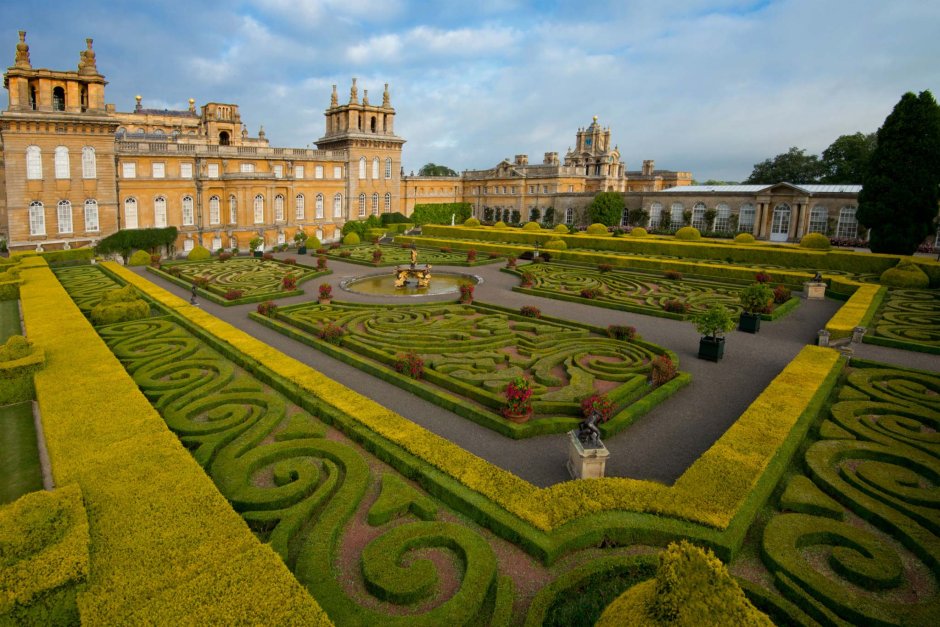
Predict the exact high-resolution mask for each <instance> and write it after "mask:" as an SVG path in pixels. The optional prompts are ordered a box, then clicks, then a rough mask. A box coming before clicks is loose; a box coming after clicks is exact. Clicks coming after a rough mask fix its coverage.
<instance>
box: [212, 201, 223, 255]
mask: <svg viewBox="0 0 940 627" xmlns="http://www.w3.org/2000/svg"><path fill="white" fill-rule="evenodd" d="M220 213H221V212H220V211H219V197H218V196H213V197H212V198H210V199H209V224H218V223H219V222H220V216H219V214H220ZM216 248H219V247H218V246H216Z"/></svg>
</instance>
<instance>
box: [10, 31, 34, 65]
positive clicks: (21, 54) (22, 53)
mask: <svg viewBox="0 0 940 627" xmlns="http://www.w3.org/2000/svg"><path fill="white" fill-rule="evenodd" d="M14 65H15V66H16V67H21V68H32V67H33V66H32V65H30V63H29V46H28V45H26V31H25V30H21V31H20V41H19V43H18V44H16V61H15V62H14Z"/></svg>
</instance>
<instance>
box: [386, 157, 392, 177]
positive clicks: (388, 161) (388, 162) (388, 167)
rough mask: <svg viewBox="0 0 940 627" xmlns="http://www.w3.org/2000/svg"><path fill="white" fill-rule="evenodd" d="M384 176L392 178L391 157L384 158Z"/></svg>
mask: <svg viewBox="0 0 940 627" xmlns="http://www.w3.org/2000/svg"><path fill="white" fill-rule="evenodd" d="M385 178H387V179H390V178H392V158H391V157H387V158H386V159H385Z"/></svg>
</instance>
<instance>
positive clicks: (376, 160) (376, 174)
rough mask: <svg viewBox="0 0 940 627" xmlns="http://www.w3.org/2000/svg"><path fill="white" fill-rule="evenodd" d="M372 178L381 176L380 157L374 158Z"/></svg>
mask: <svg viewBox="0 0 940 627" xmlns="http://www.w3.org/2000/svg"><path fill="white" fill-rule="evenodd" d="M372 178H374V179H377V178H379V158H378V157H375V158H374V159H372Z"/></svg>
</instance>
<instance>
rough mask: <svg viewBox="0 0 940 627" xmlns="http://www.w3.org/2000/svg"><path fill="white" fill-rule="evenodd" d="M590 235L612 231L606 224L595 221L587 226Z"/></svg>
mask: <svg viewBox="0 0 940 627" xmlns="http://www.w3.org/2000/svg"><path fill="white" fill-rule="evenodd" d="M587 234H588V235H609V234H610V232H609V231H608V230H607V225H606V224H601V223H600V222H595V223H594V224H592V225H591V226H589V227H588V228H587Z"/></svg>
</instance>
